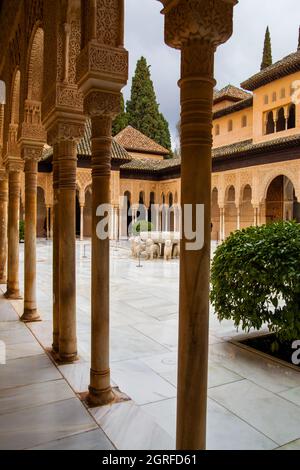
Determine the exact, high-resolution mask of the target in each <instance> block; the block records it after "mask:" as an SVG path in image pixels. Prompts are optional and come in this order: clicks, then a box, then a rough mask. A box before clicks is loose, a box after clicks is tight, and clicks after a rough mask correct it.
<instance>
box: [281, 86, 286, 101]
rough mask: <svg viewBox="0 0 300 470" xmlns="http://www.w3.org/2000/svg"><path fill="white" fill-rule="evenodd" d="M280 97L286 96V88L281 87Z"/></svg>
mask: <svg viewBox="0 0 300 470" xmlns="http://www.w3.org/2000/svg"><path fill="white" fill-rule="evenodd" d="M280 98H281V99H283V98H285V88H282V89H281V92H280Z"/></svg>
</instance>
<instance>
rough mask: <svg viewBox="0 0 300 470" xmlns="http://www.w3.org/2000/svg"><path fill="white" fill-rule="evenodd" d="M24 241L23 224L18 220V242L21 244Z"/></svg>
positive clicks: (22, 221)
mask: <svg viewBox="0 0 300 470" xmlns="http://www.w3.org/2000/svg"><path fill="white" fill-rule="evenodd" d="M24 240H25V222H24V220H20V222H19V241H20V242H23V241H24Z"/></svg>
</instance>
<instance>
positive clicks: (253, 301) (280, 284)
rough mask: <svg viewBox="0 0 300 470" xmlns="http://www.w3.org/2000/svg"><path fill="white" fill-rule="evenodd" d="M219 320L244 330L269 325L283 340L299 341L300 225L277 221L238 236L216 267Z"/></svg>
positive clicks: (213, 292) (214, 294) (214, 301)
mask: <svg viewBox="0 0 300 470" xmlns="http://www.w3.org/2000/svg"><path fill="white" fill-rule="evenodd" d="M211 283H212V290H211V301H212V304H213V306H214V308H215V311H216V314H217V315H218V318H219V320H220V321H221V320H223V319H233V320H234V323H235V326H236V327H238V326H239V325H241V326H242V329H243V330H244V331H247V332H248V331H249V329H250V328H251V327H253V328H255V329H257V330H258V329H260V328H261V326H262V325H263V324H264V323H267V324H268V326H269V329H270V331H272V332H274V333H275V335H276V337H277V339H278V340H279V341H290V340H295V339H299V338H300V225H299V224H297V223H296V222H276V223H274V224H270V225H264V226H261V227H250V228H247V229H245V230H241V231H237V232H234V233H233V234H232V235H230V236H229V237H228V238H227V240H226V241H225V242H224V243H223V244H222V245H220V246H219V247H218V248H217V250H216V253H215V257H214V260H213V263H212V276H211Z"/></svg>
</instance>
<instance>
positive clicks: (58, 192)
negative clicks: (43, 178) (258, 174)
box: [0, 0, 237, 449]
mask: <svg viewBox="0 0 300 470" xmlns="http://www.w3.org/2000/svg"><path fill="white" fill-rule="evenodd" d="M161 3H162V4H163V11H162V13H163V14H164V17H165V42H166V43H167V44H168V45H169V46H170V47H173V48H176V49H178V50H180V52H181V78H180V81H179V85H180V89H181V136H182V137H181V141H182V142H181V143H182V170H181V187H182V189H181V202H182V204H191V205H192V206H193V207H195V206H196V205H198V204H203V205H204V207H205V240H204V246H203V248H202V249H200V250H198V251H193V250H190V249H189V242H190V240H187V239H185V237H183V239H182V242H181V266H180V311H179V352H178V400H177V448H178V449H204V448H205V437H206V408H207V406H206V404H207V364H208V316H209V266H210V232H211V185H210V181H211V148H212V135H211V132H212V103H213V88H214V85H215V81H214V78H213V66H214V53H215V51H216V48H217V46H218V45H219V44H222V43H224V42H226V41H227V39H228V38H229V37H230V36H231V33H232V16H233V6H234V5H235V4H236V3H237V2H236V0H205V1H204V0H189V1H186V0H161ZM41 5H42V8H40V6H41ZM15 6H16V8H20V9H21V13H20V18H23V23H22V22H21V25H20V28H19V31H21V33H20V34H21V39H20V38H19V39H18V40H15V37H14V36H13V35H14V31H15V30H14V29H13V28H10V30H8V31H7V50H13V48H16V50H15V54H7V56H5V57H4V60H2V61H1V63H0V78H3V79H4V81H5V83H6V90H7V105H6V110H5V118H4V134H3V152H2V155H3V166H2V170H1V175H0V269H1V270H2V271H1V273H0V275H1V276H2V280H4V275H5V269H4V266H5V264H6V263H5V259H6V257H7V292H6V297H7V298H10V299H11V298H14V299H15V298H20V291H19V226H18V224H19V197H20V189H21V188H20V180H21V173H22V172H23V171H24V170H25V224H26V226H25V233H26V235H25V270H24V271H25V291H24V314H23V317H22V320H23V321H37V320H40V317H39V314H38V306H37V305H36V293H35V291H36V255H35V250H36V193H37V162H38V160H39V158H40V155H41V150H42V148H43V146H44V144H45V143H47V144H49V145H51V146H52V147H53V211H52V212H53V354H54V358H55V359H56V360H57V361H58V362H60V363H71V362H73V361H75V360H77V358H78V355H77V339H76V338H77V337H76V276H75V267H76V259H75V220H76V215H75V200H76V171H77V153H76V152H77V144H78V142H79V140H80V139H81V138H82V136H83V133H84V126H85V120H86V118H87V117H89V118H90V119H91V126H92V137H91V147H92V158H91V164H92V272H91V292H92V329H91V371H90V386H89V393H88V396H87V402H88V403H89V405H90V406H100V405H104V404H107V403H111V402H113V401H114V400H116V399H117V397H116V394H115V392H114V390H113V388H112V386H111V378H110V360H109V239H108V237H106V238H105V239H102V237H100V238H99V237H98V236H97V230H96V229H97V225H98V223H99V221H101V220H102V219H103V218H104V217H105V215H103V216H98V215H97V208H98V207H99V206H100V205H101V204H108V203H109V202H110V178H111V145H112V137H111V129H112V120H113V119H114V117H115V116H116V115H117V114H118V113H119V110H120V98H121V95H120V92H121V89H122V87H123V86H124V85H125V84H126V82H127V78H128V53H127V51H126V49H125V48H124V43H123V36H124V1H123V0H107V1H105V2H103V0H86V1H84V2H81V3H80V2H79V1H77V0H75V1H74V0H67V1H66V2H60V1H59V0H51V1H50V0H44V2H39V7H37V2H36V1H35V0H27V1H26V2H19V3H16V5H15ZM11 7H12V5H11ZM2 13H3V12H2ZM8 22H9V21H8ZM9 26H11V25H9ZM3 46H5V44H3ZM3 50H4V51H5V50H6V48H5V47H4V48H3ZM11 58H13V59H11ZM39 85H40V86H39ZM7 195H8V196H7ZM7 199H8V211H7V212H6V210H7V207H6V206H7ZM6 213H7V214H8V222H7V226H8V230H7V239H8V249H7V253H6V236H5V234H6V229H5V225H6ZM195 217H196V213H194V214H193V223H195V220H194V219H195ZM183 232H184V224H183Z"/></svg>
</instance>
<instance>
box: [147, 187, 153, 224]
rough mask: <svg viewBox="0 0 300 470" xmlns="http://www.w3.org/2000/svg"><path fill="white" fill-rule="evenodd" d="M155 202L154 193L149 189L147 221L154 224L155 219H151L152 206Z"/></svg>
mask: <svg viewBox="0 0 300 470" xmlns="http://www.w3.org/2000/svg"><path fill="white" fill-rule="evenodd" d="M154 204H155V193H154V192H153V191H151V193H150V203H149V208H148V221H149V222H151V223H153V224H155V220H152V215H153V214H152V206H153V205H154Z"/></svg>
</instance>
